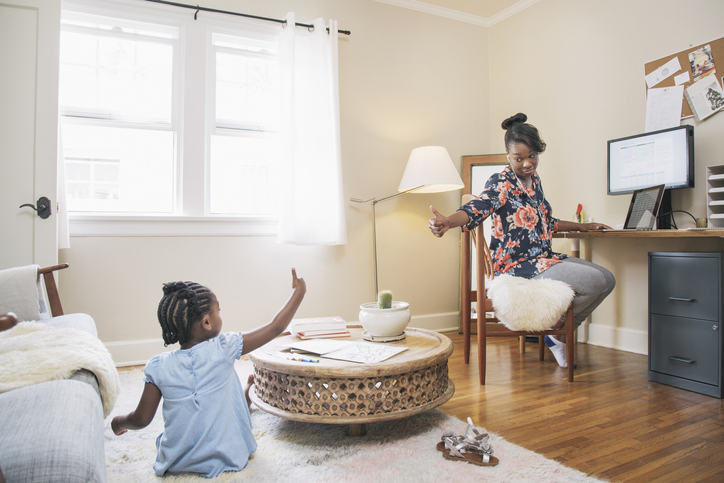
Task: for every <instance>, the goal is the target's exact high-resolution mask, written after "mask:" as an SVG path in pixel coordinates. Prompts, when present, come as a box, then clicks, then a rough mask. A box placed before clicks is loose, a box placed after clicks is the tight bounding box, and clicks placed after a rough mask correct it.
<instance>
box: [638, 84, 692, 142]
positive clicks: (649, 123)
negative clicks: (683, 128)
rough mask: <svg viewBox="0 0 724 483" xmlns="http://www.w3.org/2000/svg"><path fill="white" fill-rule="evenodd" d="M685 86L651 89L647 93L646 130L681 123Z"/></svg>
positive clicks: (655, 129)
mask: <svg viewBox="0 0 724 483" xmlns="http://www.w3.org/2000/svg"><path fill="white" fill-rule="evenodd" d="M683 95H684V86H672V87H662V88H658V89H649V90H648V93H647V94H646V128H645V132H652V131H658V130H660V129H668V128H670V127H676V126H678V125H679V124H681V103H682V102H683Z"/></svg>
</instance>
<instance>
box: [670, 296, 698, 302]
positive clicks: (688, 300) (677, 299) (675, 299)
mask: <svg viewBox="0 0 724 483" xmlns="http://www.w3.org/2000/svg"><path fill="white" fill-rule="evenodd" d="M669 300H674V301H676V302H696V299H685V298H682V297H669Z"/></svg>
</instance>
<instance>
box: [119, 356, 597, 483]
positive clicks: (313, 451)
mask: <svg viewBox="0 0 724 483" xmlns="http://www.w3.org/2000/svg"><path fill="white" fill-rule="evenodd" d="M236 367H237V373H238V374H239V375H240V377H241V380H242V382H243V383H244V384H246V380H247V377H248V375H249V374H250V373H251V372H252V368H251V363H250V362H249V361H244V360H242V361H240V362H238V363H237V366H236ZM142 378H143V371H142V370H141V369H134V370H130V371H120V379H121V390H120V393H119V396H118V400H117V401H116V406H115V408H114V409H113V412H112V414H111V415H110V416H109V417H108V418H106V421H105V424H106V428H105V446H106V448H105V449H106V465H107V466H106V468H107V474H108V481H109V482H123V483H126V482H147V481H159V482H161V481H163V482H169V483H171V482H173V483H179V482H199V481H210V480H209V479H208V478H204V477H201V476H196V475H183V476H166V477H163V478H161V477H156V476H155V474H154V472H153V462H154V460H155V458H156V443H155V441H156V437H157V436H158V435H159V434H160V432H161V431H162V429H163V419H162V416H161V407H160V406H159V409H158V412H157V413H156V417H155V418H154V420H153V422H152V423H151V424H150V425H149V426H148V427H146V428H144V429H142V430H140V431H128V432H127V433H126V434H123V435H121V436H116V435H114V434H113V431H112V430H111V425H110V423H111V419H112V418H113V416H115V415H117V414H126V413H128V412H129V411H132V410H133V409H135V407H136V405H137V404H138V400H139V398H140V396H141V392H142V390H143V384H144V383H143V380H142ZM251 419H252V425H253V431H254V437H255V438H256V440H257V442H258V443H259V447H258V449H257V451H256V453H254V454H253V455H252V456H251V458H250V460H249V463H248V464H247V466H246V468H244V469H243V470H242V471H239V472H226V473H222V474H221V475H219V476H217V477H216V478H213V479H211V481H220V482H222V481H223V482H231V481H242V482H253V483H257V482H259V483H262V482H269V483H280V482H294V483H306V482H314V483H327V482H328V483H342V482H345V483H347V482H360V483H362V482H364V483H370V482H373V483H374V482H381V481H384V482H410V483H424V482H430V483H432V482H435V483H437V482H455V483H460V482H465V481H469V482H472V481H475V482H479V481H491V482H492V481H494V482H516V483H519V482H521V481H525V482H527V483H535V482H556V483H560V482H581V483H583V482H586V483H589V482H596V481H601V480H597V479H595V478H590V477H587V476H586V475H585V474H584V473H581V472H579V471H576V470H574V469H571V468H568V467H566V466H563V465H561V464H560V463H558V462H556V461H552V460H548V459H546V458H544V457H543V456H541V455H539V454H536V453H534V452H532V451H528V450H526V449H524V448H521V447H519V446H516V445H514V444H512V443H509V442H508V441H506V440H505V439H503V438H501V437H500V436H497V435H495V434H491V435H490V442H491V444H492V445H493V449H494V451H495V456H497V457H498V458H499V459H500V464H499V465H498V466H495V467H480V466H475V465H472V464H468V463H463V462H457V461H448V460H445V459H443V457H442V453H440V452H439V451H437V449H436V448H435V446H436V445H437V443H438V442H439V441H440V437H441V436H442V434H443V432H445V431H447V430H450V431H453V432H455V433H457V434H461V433H463V432H464V431H465V427H466V425H467V423H465V422H463V421H460V420H458V419H457V418H454V417H452V416H449V415H447V414H445V413H444V412H442V411H440V410H437V409H434V410H431V411H427V412H425V413H422V414H419V415H417V416H411V417H408V418H404V419H399V420H395V421H389V422H384V423H374V424H368V425H367V434H366V435H365V436H361V437H349V436H347V435H346V434H345V427H344V425H323V424H311V423H300V422H295V421H288V420H285V419H282V418H279V417H277V416H272V415H270V414H268V413H266V412H264V411H262V410H261V409H259V408H257V407H255V406H252V408H251ZM474 422H475V421H474Z"/></svg>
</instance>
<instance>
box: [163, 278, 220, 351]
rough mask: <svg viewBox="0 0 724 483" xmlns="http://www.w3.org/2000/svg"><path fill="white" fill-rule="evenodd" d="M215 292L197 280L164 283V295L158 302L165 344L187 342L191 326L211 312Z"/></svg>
mask: <svg viewBox="0 0 724 483" xmlns="http://www.w3.org/2000/svg"><path fill="white" fill-rule="evenodd" d="M212 295H213V292H211V290H209V289H208V288H207V287H204V286H203V285H200V284H198V283H195V282H169V283H165V284H164V285H163V297H162V298H161V302H159V304H158V311H157V315H158V322H159V323H160V324H161V330H162V332H163V342H164V345H169V344H174V343H176V342H178V343H180V344H182V345H183V344H185V343H186V342H187V341H188V340H189V336H190V334H191V326H192V325H193V324H194V323H195V322H196V321H197V320H199V319H201V317H203V316H204V315H206V314H208V313H209V312H211V300H212Z"/></svg>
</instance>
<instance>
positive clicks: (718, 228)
mask: <svg viewBox="0 0 724 483" xmlns="http://www.w3.org/2000/svg"><path fill="white" fill-rule="evenodd" d="M680 230H683V231H701V230H724V227H721V226H695V227H691V228H680Z"/></svg>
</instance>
